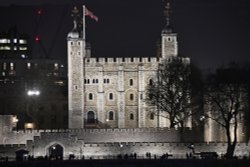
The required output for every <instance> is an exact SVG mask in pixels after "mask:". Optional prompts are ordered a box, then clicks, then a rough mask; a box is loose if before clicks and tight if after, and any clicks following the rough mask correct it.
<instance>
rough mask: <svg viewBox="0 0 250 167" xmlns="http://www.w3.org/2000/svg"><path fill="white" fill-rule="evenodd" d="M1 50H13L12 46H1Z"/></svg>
mask: <svg viewBox="0 0 250 167" xmlns="http://www.w3.org/2000/svg"><path fill="white" fill-rule="evenodd" d="M0 50H11V48H10V46H1V47H0Z"/></svg>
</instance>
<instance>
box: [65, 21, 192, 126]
mask: <svg viewBox="0 0 250 167" xmlns="http://www.w3.org/2000/svg"><path fill="white" fill-rule="evenodd" d="M79 34H80V33H79V32H77V27H76V25H75V27H74V28H73V30H72V31H71V32H70V33H69V34H68V77H69V78H68V80H69V89H68V90H69V128H71V129H72V128H73V129H74V128H87V127H89V126H91V125H92V126H96V127H110V128H144V127H168V121H167V119H166V118H163V117H159V118H156V117H155V118H154V119H150V112H149V110H148V106H147V105H146V103H145V96H146V93H145V92H146V89H147V86H148V85H149V83H150V80H156V79H157V72H158V65H159V64H160V63H161V62H163V61H164V60H166V59H171V57H177V55H178V45H177V44H178V42H177V34H175V33H172V32H168V31H165V30H163V31H162V34H161V36H162V45H161V48H162V56H161V57H131V58H107V57H105V58H94V57H91V55H89V53H90V52H88V51H87V50H86V49H85V46H86V42H85V40H84V39H83V38H82V37H81V36H80V35H79ZM182 60H183V62H184V63H190V59H189V58H182Z"/></svg>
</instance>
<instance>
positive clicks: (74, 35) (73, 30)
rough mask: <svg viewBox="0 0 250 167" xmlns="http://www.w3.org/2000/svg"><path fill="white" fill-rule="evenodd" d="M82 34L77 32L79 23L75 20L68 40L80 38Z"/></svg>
mask: <svg viewBox="0 0 250 167" xmlns="http://www.w3.org/2000/svg"><path fill="white" fill-rule="evenodd" d="M79 37H80V34H79V32H78V30H77V22H76V20H74V27H73V29H72V30H71V31H70V32H69V33H68V38H79Z"/></svg>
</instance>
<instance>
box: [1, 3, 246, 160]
mask: <svg viewBox="0 0 250 167" xmlns="http://www.w3.org/2000/svg"><path fill="white" fill-rule="evenodd" d="M84 10H85V7H84V6H83V11H84ZM83 13H84V12H83ZM83 25H85V15H84V16H83ZM83 27H84V26H83ZM67 47H68V85H69V86H68V107H69V108H68V113H69V116H68V117H69V122H68V129H66V130H64V129H62V130H60V129H59V130H58V129H57V130H19V131H15V130H13V128H14V127H15V126H16V120H17V119H16V117H15V116H13V115H3V116H0V155H1V156H9V157H14V156H15V151H17V150H21V149H24V150H28V151H29V154H30V155H32V156H34V157H39V156H45V155H47V156H60V157H68V156H69V155H71V154H74V155H75V156H76V157H78V158H81V157H82V156H83V155H84V156H85V157H96V158H108V157H109V156H116V155H118V154H132V153H133V154H134V153H136V154H137V155H138V156H145V153H146V152H150V153H151V154H152V155H156V156H157V157H159V156H160V155H162V154H165V153H166V152H168V153H170V154H173V155H174V157H176V158H184V157H185V154H186V152H189V151H190V149H189V148H188V146H189V145H190V143H198V144H195V149H196V151H198V152H202V151H211V152H212V151H216V152H218V153H219V154H223V153H225V151H226V143H225V140H224V138H221V137H220V138H218V137H217V134H219V133H220V132H217V133H215V132H214V131H215V129H211V127H214V126H213V123H211V122H210V124H209V125H207V126H205V128H207V129H205V130H204V129H202V128H194V127H193V128H192V126H191V125H192V123H191V122H188V123H187V124H186V128H185V129H184V130H182V131H179V130H178V129H170V128H168V127H169V122H168V120H167V119H166V118H163V117H158V118H157V117H152V115H151V114H150V112H149V110H148V107H149V106H147V104H146V102H145V96H146V94H145V93H146V92H145V91H146V88H147V86H148V85H149V84H150V83H151V82H152V80H155V79H156V76H157V71H158V66H159V64H160V63H161V62H163V61H165V60H169V59H171V57H177V56H178V42H177V34H176V33H173V32H172V30H171V28H170V26H169V18H168V17H167V25H166V27H164V29H163V30H162V33H161V56H160V57H132V58H106V57H105V58H94V57H91V54H90V53H91V52H90V50H89V49H88V48H87V47H86V39H85V29H83V30H82V32H79V31H78V27H77V23H76V21H74V27H73V29H72V31H70V32H69V34H68V37H67ZM180 59H181V60H182V61H183V63H190V59H189V58H180ZM190 121H191V119H190ZM249 152H250V147H249V146H248V143H240V144H238V146H237V148H236V154H237V155H246V156H248V155H249Z"/></svg>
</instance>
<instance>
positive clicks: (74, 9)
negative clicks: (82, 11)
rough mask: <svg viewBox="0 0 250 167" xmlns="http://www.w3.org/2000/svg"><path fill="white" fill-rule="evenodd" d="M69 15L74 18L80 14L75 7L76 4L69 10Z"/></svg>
mask: <svg viewBox="0 0 250 167" xmlns="http://www.w3.org/2000/svg"><path fill="white" fill-rule="evenodd" d="M71 16H72V17H74V18H75V19H76V18H77V17H79V16H80V15H79V10H78V9H77V7H76V6H74V8H73V9H72V10H71Z"/></svg>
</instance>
